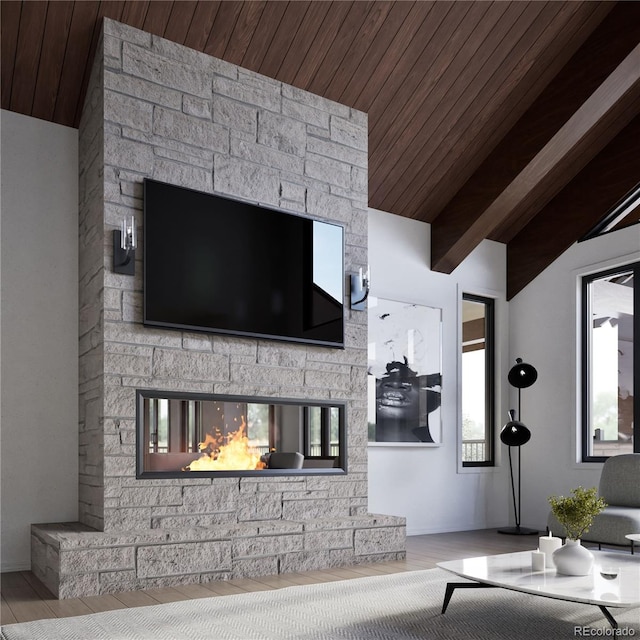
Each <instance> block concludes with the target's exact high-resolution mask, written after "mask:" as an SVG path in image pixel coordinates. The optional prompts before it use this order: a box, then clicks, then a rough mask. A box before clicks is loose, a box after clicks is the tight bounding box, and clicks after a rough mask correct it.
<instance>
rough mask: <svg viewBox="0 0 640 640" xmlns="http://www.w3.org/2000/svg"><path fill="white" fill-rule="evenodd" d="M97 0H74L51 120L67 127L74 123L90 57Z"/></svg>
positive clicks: (74, 124)
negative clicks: (80, 0)
mask: <svg viewBox="0 0 640 640" xmlns="http://www.w3.org/2000/svg"><path fill="white" fill-rule="evenodd" d="M98 4H99V3H97V2H75V3H74V5H73V16H72V18H71V25H70V27H69V42H68V44H67V48H66V51H65V54H64V65H63V67H62V75H61V76H60V85H59V89H58V97H57V99H56V107H55V110H54V120H55V122H58V123H60V124H64V125H66V126H68V127H73V126H76V121H75V120H76V111H77V109H78V103H79V102H80V94H81V91H82V79H83V77H84V74H85V69H86V67H88V66H89V67H90V66H91V64H92V62H93V60H92V58H91V57H90V49H91V38H92V35H93V31H94V27H95V25H96V17H97V15H98V8H99V7H98Z"/></svg>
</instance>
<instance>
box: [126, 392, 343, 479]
mask: <svg viewBox="0 0 640 640" xmlns="http://www.w3.org/2000/svg"><path fill="white" fill-rule="evenodd" d="M136 430H137V431H136V438H137V447H136V448H137V468H136V477H138V478H188V477H202V476H205V477H208V476H220V475H222V476H256V475H291V474H293V475H300V474H344V473H346V471H347V466H346V404H345V403H341V402H334V401H316V400H307V399H304V400H301V399H281V398H278V399H273V398H255V397H245V396H229V395H226V396H224V395H212V394H201V393H174V392H167V391H155V390H138V391H137V401H136Z"/></svg>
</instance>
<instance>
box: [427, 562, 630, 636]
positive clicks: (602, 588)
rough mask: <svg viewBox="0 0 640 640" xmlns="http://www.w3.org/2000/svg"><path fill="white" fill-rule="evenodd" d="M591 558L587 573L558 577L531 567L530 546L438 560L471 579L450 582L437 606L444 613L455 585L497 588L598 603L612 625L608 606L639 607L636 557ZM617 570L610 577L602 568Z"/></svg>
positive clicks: (442, 567) (592, 603) (613, 620)
mask: <svg viewBox="0 0 640 640" xmlns="http://www.w3.org/2000/svg"><path fill="white" fill-rule="evenodd" d="M592 553H593V555H594V556H595V563H594V567H593V570H592V572H591V574H589V575H588V576H563V575H560V574H556V570H555V568H552V569H545V570H544V571H535V572H534V571H532V569H531V551H519V552H518V553H504V554H500V555H496V556H482V557H478V558H465V559H462V560H451V561H448V562H439V563H438V567H440V568H441V569H445V570H446V571H449V572H451V573H454V574H456V575H458V576H461V577H463V578H467V579H469V580H472V581H473V582H450V583H448V584H447V589H446V592H445V596H444V602H443V605H442V613H444V612H445V611H446V609H447V606H448V604H449V600H450V599H451V596H452V594H453V592H454V590H455V589H458V588H482V587H501V588H503V589H511V590H512V591H521V592H523V593H529V594H531V595H535V596H543V597H546V598H555V599H557V600H568V601H570V602H581V603H584V604H591V605H595V606H597V607H599V608H600V610H601V611H602V613H603V614H604V615H605V617H606V618H607V620H608V621H609V622H610V624H611V626H612V627H614V628H617V627H618V624H617V622H616V620H615V618H614V617H613V616H612V615H611V613H610V612H609V610H608V608H616V607H617V608H631V607H640V557H638V556H632V555H629V554H625V553H620V552H610V551H593V552H592ZM611 568H614V570H617V576H616V577H615V578H613V579H605V578H604V577H603V576H602V574H601V572H602V573H605V571H607V570H611Z"/></svg>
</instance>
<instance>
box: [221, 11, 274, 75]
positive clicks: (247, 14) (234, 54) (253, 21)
mask: <svg viewBox="0 0 640 640" xmlns="http://www.w3.org/2000/svg"><path fill="white" fill-rule="evenodd" d="M266 4H267V3H266V2H260V1H258V0H254V1H253V2H245V3H244V4H243V5H242V9H241V10H240V15H239V16H238V21H237V22H236V26H235V29H234V30H233V38H232V39H231V40H230V42H229V44H228V45H227V48H226V50H225V52H224V59H225V60H226V61H227V62H231V63H232V64H240V63H241V62H242V59H243V58H244V54H245V53H246V51H247V49H248V47H249V45H250V44H251V40H252V38H253V36H254V34H255V32H256V28H257V26H258V24H259V22H260V18H261V17H262V12H263V11H264V8H265V6H266Z"/></svg>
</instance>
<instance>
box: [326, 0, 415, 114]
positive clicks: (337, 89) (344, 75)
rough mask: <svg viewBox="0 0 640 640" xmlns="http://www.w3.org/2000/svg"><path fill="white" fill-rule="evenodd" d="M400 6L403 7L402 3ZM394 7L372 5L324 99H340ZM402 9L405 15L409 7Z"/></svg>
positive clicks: (337, 69)
mask: <svg viewBox="0 0 640 640" xmlns="http://www.w3.org/2000/svg"><path fill="white" fill-rule="evenodd" d="M400 4H401V5H403V3H400ZM395 5H396V3H394V2H389V1H388V0H386V1H384V2H381V1H378V2H375V3H374V4H373V6H372V7H371V10H370V11H369V14H368V15H367V17H366V18H365V20H364V22H363V23H362V26H361V27H360V29H359V31H358V33H357V34H355V35H354V36H353V39H352V42H351V44H350V46H349V48H348V49H347V52H346V54H345V56H344V58H343V60H342V61H341V62H340V64H339V65H338V66H337V67H336V70H335V72H334V74H333V77H332V78H331V82H330V83H329V85H328V87H327V89H326V90H325V91H324V95H325V97H327V98H329V99H330V100H335V101H338V100H339V99H340V96H341V95H342V92H343V91H344V88H345V87H346V86H347V85H348V84H349V81H350V80H351V78H352V76H353V74H354V72H355V70H356V68H357V67H358V65H359V64H360V63H361V62H362V61H363V60H364V59H365V58H366V56H367V54H368V53H369V49H370V48H371V45H372V43H373V42H374V41H377V39H378V34H379V32H380V30H381V29H382V27H383V26H384V24H385V22H387V21H388V20H389V14H390V13H391V11H392V9H393V7H394V6H395ZM402 8H403V9H404V14H405V15H406V12H407V11H408V10H409V9H410V6H409V7H404V6H402Z"/></svg>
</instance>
